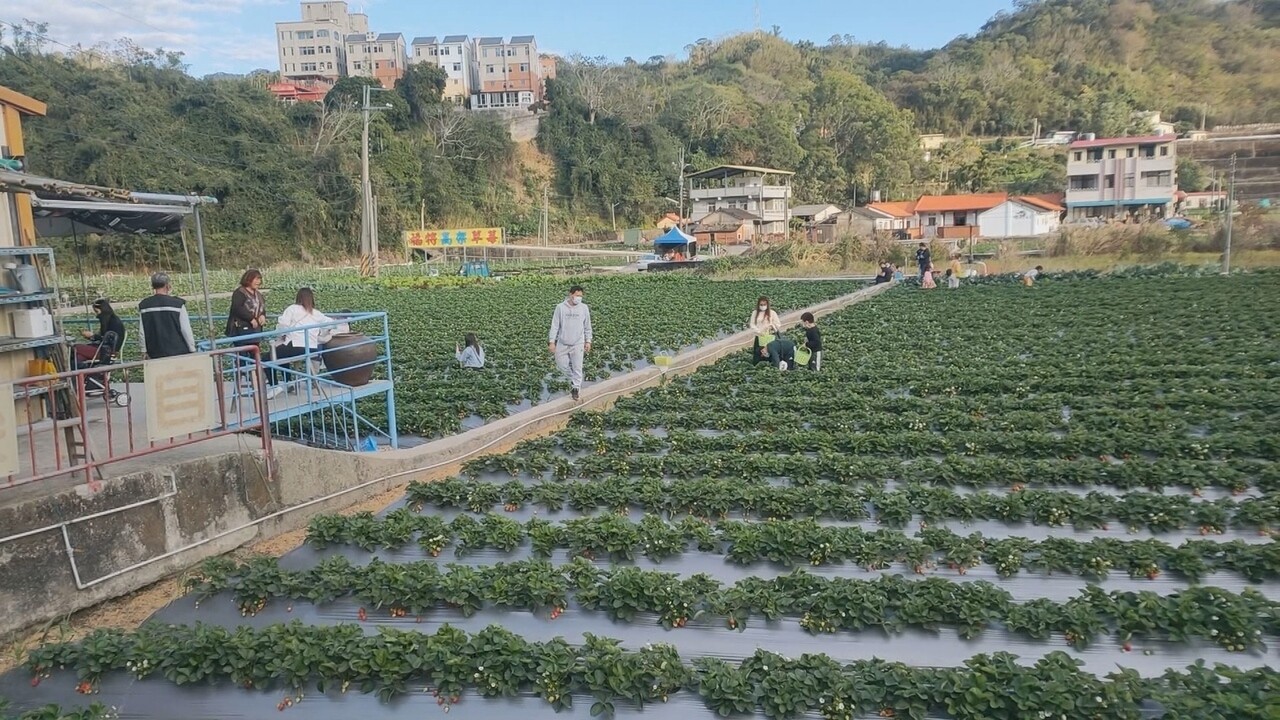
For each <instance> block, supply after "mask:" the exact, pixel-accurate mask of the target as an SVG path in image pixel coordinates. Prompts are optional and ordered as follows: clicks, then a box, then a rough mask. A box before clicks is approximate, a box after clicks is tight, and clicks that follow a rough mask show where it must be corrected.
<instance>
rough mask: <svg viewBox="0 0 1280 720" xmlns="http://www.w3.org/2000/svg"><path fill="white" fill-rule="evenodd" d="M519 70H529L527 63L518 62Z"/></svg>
mask: <svg viewBox="0 0 1280 720" xmlns="http://www.w3.org/2000/svg"><path fill="white" fill-rule="evenodd" d="M520 72H529V65H528V63H520Z"/></svg>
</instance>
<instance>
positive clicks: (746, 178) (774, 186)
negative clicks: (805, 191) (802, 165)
mask: <svg viewBox="0 0 1280 720" xmlns="http://www.w3.org/2000/svg"><path fill="white" fill-rule="evenodd" d="M792 175H795V173H794V172H791V171H789V170H772V169H770V168H762V167H750V166H747V165H721V166H719V167H714V168H711V169H710V170H703V171H702V172H699V173H694V174H692V175H686V176H685V180H686V181H687V182H688V183H689V198H690V200H692V202H693V208H692V211H691V212H690V213H689V217H691V218H693V219H694V220H695V221H697V220H698V219H700V218H703V217H705V216H707V215H710V214H711V213H713V212H716V211H717V210H726V209H737V210H745V211H747V212H749V213H751V214H752V215H754V216H755V217H757V218H759V220H757V221H756V232H757V233H758V234H764V235H785V234H786V232H787V226H788V225H789V224H790V222H791V210H790V208H791V176H792Z"/></svg>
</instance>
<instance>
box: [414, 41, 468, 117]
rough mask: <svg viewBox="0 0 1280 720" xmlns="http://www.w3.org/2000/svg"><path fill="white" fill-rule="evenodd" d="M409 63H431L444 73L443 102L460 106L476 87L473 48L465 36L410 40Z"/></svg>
mask: <svg viewBox="0 0 1280 720" xmlns="http://www.w3.org/2000/svg"><path fill="white" fill-rule="evenodd" d="M409 62H410V63H422V62H425V63H431V64H433V65H438V66H440V68H441V69H443V70H444V72H445V75H446V79H445V84H444V92H443V93H442V97H444V99H446V100H452V101H453V102H455V103H458V104H459V105H462V104H464V103H466V101H467V100H468V99H469V98H470V97H471V94H472V89H473V88H475V86H476V77H475V76H476V62H475V45H474V44H473V43H472V42H471V39H470V38H468V37H467V36H466V35H446V36H444V38H443V39H437V38H436V37H435V36H434V35H433V36H431V37H419V38H414V39H413V45H412V47H411V48H410V52H409Z"/></svg>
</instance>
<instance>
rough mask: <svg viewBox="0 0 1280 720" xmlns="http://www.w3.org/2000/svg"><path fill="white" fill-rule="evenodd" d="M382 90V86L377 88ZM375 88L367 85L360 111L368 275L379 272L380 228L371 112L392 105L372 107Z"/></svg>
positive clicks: (363, 266) (363, 268) (364, 268)
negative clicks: (371, 176)
mask: <svg viewBox="0 0 1280 720" xmlns="http://www.w3.org/2000/svg"><path fill="white" fill-rule="evenodd" d="M376 89H377V90H379V91H381V90H382V89H381V88H376ZM373 90H375V88H373V87H371V86H369V85H365V86H364V88H363V92H362V97H361V103H360V112H361V115H362V116H363V117H362V119H363V123H362V128H361V131H360V201H361V207H360V274H361V275H364V276H366V277H368V276H377V274H378V228H377V224H376V223H377V217H376V215H375V214H374V210H375V208H374V206H373V184H372V183H371V182H370V181H369V113H371V112H373V111H375V110H386V109H387V108H389V107H391V106H390V105H384V106H382V107H371V106H370V105H369V95H370V93H371V92H372V91H373Z"/></svg>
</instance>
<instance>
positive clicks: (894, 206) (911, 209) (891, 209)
mask: <svg viewBox="0 0 1280 720" xmlns="http://www.w3.org/2000/svg"><path fill="white" fill-rule="evenodd" d="M867 207H868V208H871V209H872V210H875V211H876V212H879V213H884V214H885V215H888V216H889V217H895V218H909V217H911V216H912V215H915V214H916V204H915V203H914V202H910V201H908V202H901V201H899V202H878V203H870V204H869V205H867Z"/></svg>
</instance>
